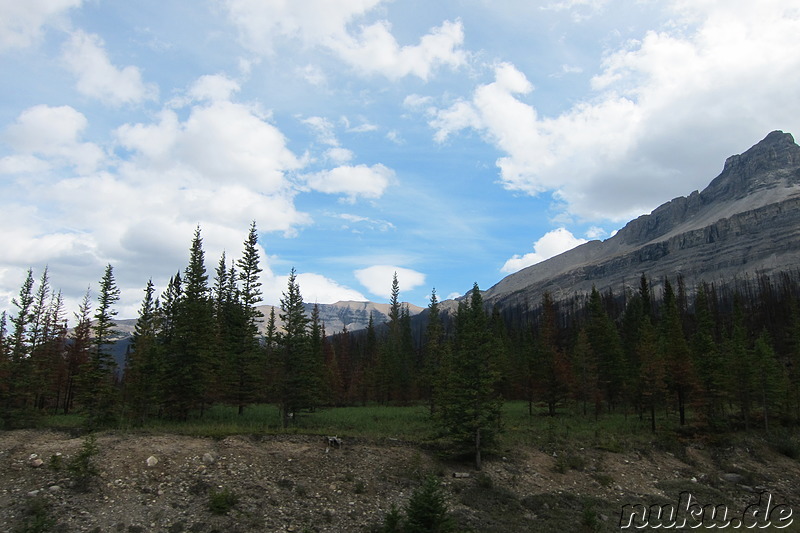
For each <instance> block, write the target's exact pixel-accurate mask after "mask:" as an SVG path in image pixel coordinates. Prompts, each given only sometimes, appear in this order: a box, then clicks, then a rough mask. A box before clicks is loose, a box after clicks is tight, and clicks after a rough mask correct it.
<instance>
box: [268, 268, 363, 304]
mask: <svg viewBox="0 0 800 533" xmlns="http://www.w3.org/2000/svg"><path fill="white" fill-rule="evenodd" d="M288 282H289V277H288V276H276V277H275V278H273V279H271V280H270V283H269V286H268V287H265V289H264V301H265V303H269V304H273V305H280V300H281V298H282V295H283V293H284V292H285V291H286V284H287V283H288ZM297 284H298V285H299V286H300V294H301V295H302V296H303V301H304V302H306V303H319V304H332V303H336V302H341V301H357V302H365V301H367V298H366V297H364V295H363V294H361V293H360V292H358V291H356V290H353V289H351V288H349V287H345V286H344V285H341V284H339V283H337V282H336V281H334V280H332V279H330V278H327V277H325V276H322V275H320V274H314V273H311V272H304V273H302V274H297Z"/></svg>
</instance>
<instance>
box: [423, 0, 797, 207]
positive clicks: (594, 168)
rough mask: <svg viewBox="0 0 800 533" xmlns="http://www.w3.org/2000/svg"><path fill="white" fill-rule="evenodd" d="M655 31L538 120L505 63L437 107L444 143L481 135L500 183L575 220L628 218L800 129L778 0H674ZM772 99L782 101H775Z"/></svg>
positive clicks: (792, 58)
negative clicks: (547, 196) (553, 203)
mask: <svg viewBox="0 0 800 533" xmlns="http://www.w3.org/2000/svg"><path fill="white" fill-rule="evenodd" d="M671 7H672V9H673V13H674V19H673V20H672V21H671V23H670V24H667V25H665V26H664V28H666V29H664V30H662V31H650V32H648V33H647V34H646V35H645V36H644V38H643V39H642V40H641V41H640V42H630V43H628V44H627V45H626V47H625V48H623V49H619V50H611V51H609V52H608V53H607V54H606V55H605V59H604V60H603V64H602V65H601V71H600V72H599V73H598V74H597V75H596V76H595V77H594V78H593V81H592V88H593V91H594V92H593V94H592V95H591V96H590V97H588V98H587V99H585V100H583V101H580V102H578V103H576V104H575V105H574V106H573V107H571V108H570V109H568V110H567V111H565V112H563V113H561V114H560V115H558V116H555V117H546V116H541V115H540V114H539V112H538V111H537V109H536V107H535V106H534V105H532V104H530V103H528V102H529V101H535V94H532V93H531V91H532V84H531V83H530V82H529V81H528V80H527V79H526V77H525V76H524V75H523V73H522V72H520V71H519V70H518V69H517V68H516V67H514V66H513V65H511V64H509V63H503V64H500V65H498V66H496V68H495V72H494V74H495V80H494V81H493V82H491V83H487V84H483V85H480V86H478V87H477V88H476V89H475V90H474V92H473V94H472V96H471V97H470V98H468V99H462V100H458V101H456V102H454V103H453V104H452V105H450V106H449V107H446V108H443V109H439V110H434V111H433V112H432V114H431V117H430V125H431V126H432V127H433V128H434V130H435V139H436V140H437V141H439V142H443V141H444V140H446V139H448V138H449V137H450V136H452V135H454V134H456V133H457V132H458V131H460V130H463V129H474V130H476V131H479V132H480V133H481V134H482V135H483V136H484V137H485V139H486V140H487V141H488V142H490V143H491V144H492V145H494V146H495V147H496V148H497V149H499V150H500V151H501V152H503V153H504V155H503V156H502V157H500V158H499V159H498V160H497V166H498V168H499V171H500V178H501V180H502V183H503V184H504V186H505V187H506V188H508V189H509V190H515V191H521V192H524V193H528V194H531V195H536V194H540V193H543V192H551V193H553V194H554V197H555V199H556V200H558V201H559V202H563V203H564V204H565V205H566V209H567V210H568V211H569V212H570V213H572V214H574V215H578V216H579V217H581V218H584V219H589V220H592V219H595V220H598V219H611V220H615V221H622V220H627V219H629V218H630V217H632V216H636V215H639V214H641V213H643V212H647V211H649V210H651V209H652V208H654V207H655V206H657V205H658V204H660V203H661V202H663V201H664V199H665V198H671V197H674V196H677V195H679V194H685V193H686V191H691V190H693V189H696V188H701V187H703V186H705V185H706V184H707V183H708V182H709V181H710V180H711V179H712V178H713V177H714V176H715V174H716V173H718V172H719V170H720V169H721V164H722V163H721V162H722V161H724V160H725V158H726V157H727V156H729V155H731V154H732V153H735V152H734V150H740V151H744V150H745V149H747V148H748V147H749V146H750V145H752V144H753V143H754V142H756V141H757V140H759V139H761V138H762V137H763V136H765V135H766V134H767V133H768V132H769V131H772V130H774V129H783V130H785V131H798V130H800V118H798V117H800V99H798V98H797V97H796V88H797V87H798V86H800V40H798V39H797V35H800V12H799V11H798V10H797V9H796V8H791V7H787V6H786V4H785V2H782V1H779V0H765V1H764V2H758V3H755V2H717V1H712V0H709V1H706V2H683V1H681V2H675V3H673V4H672V6H671ZM776 103H779V105H776Z"/></svg>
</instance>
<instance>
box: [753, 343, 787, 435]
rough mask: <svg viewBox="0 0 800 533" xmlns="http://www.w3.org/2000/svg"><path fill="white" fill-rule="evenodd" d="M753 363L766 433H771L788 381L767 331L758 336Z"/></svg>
mask: <svg viewBox="0 0 800 533" xmlns="http://www.w3.org/2000/svg"><path fill="white" fill-rule="evenodd" d="M753 363H754V367H755V370H756V375H755V381H756V389H757V394H758V396H759V400H760V403H761V409H762V412H763V415H764V431H766V432H767V433H769V431H770V428H769V420H770V418H771V415H773V414H774V413H775V410H777V409H778V408H779V406H780V402H781V400H783V399H784V398H785V393H786V389H787V386H788V379H787V376H786V373H785V372H784V368H783V366H782V365H781V364H780V363H779V362H778V360H777V358H776V356H775V350H774V349H773V347H772V340H771V339H770V336H769V333H768V332H767V331H766V330H763V331H762V332H761V335H759V336H758V338H757V339H756V342H755V346H754V348H753Z"/></svg>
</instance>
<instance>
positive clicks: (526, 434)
mask: <svg viewBox="0 0 800 533" xmlns="http://www.w3.org/2000/svg"><path fill="white" fill-rule="evenodd" d="M503 409H504V412H503V424H504V431H503V433H502V434H501V435H500V441H499V444H500V446H501V447H509V446H511V447H513V446H518V445H522V446H534V447H537V448H539V449H541V450H544V451H551V452H552V451H559V450H564V449H565V448H570V447H571V446H574V445H575V443H581V446H584V447H587V448H589V447H591V448H598V449H602V450H606V451H610V452H623V451H629V450H632V449H640V448H648V447H650V446H651V445H652V443H653V441H654V440H655V439H656V437H658V439H659V440H661V441H663V440H664V439H663V437H664V436H671V438H673V439H674V438H675V434H674V429H675V428H676V426H677V422H676V421H675V420H662V421H661V429H659V433H657V434H656V435H655V436H654V434H653V433H652V432H651V431H650V428H649V421H647V420H645V421H641V420H639V418H638V417H637V416H635V415H633V414H630V415H627V416H626V415H625V414H622V413H612V414H603V415H601V416H599V417H597V418H595V417H594V416H584V415H583V414H581V413H577V412H575V411H573V410H571V409H566V408H565V409H563V410H562V411H561V412H560V413H559V414H558V415H557V416H555V417H550V416H547V412H546V408H545V407H544V406H535V408H534V411H533V415H531V414H529V412H528V404H527V403H526V402H506V403H505V405H504V407H503ZM82 424H83V417H81V416H80V415H74V414H70V415H66V416H65V415H52V416H47V417H44V418H43V419H42V424H41V425H43V426H44V427H49V428H55V429H76V428H81V427H82ZM120 429H123V430H134V431H136V430H144V431H152V432H159V433H172V434H179V435H190V436H203V437H214V438H224V437H226V436H230V435H275V434H301V435H302V434H306V435H337V436H339V437H365V438H374V439H397V440H401V441H408V442H416V443H422V442H428V441H430V440H432V439H434V437H435V432H436V429H437V427H436V423H435V422H433V421H431V419H430V415H429V412H428V409H427V407H426V406H423V405H411V406H386V405H377V404H370V405H366V406H358V407H330V408H321V409H318V410H316V411H315V412H313V413H299V414H298V416H297V417H296V419H295V425H293V426H291V427H289V428H286V429H284V428H281V425H280V416H279V413H278V409H277V408H276V407H275V406H274V405H270V404H259V405H252V406H249V407H247V408H246V409H245V411H244V413H243V414H242V415H239V414H238V412H237V410H236V408H235V407H233V406H227V405H215V406H213V407H211V408H210V409H206V410H205V412H204V413H203V414H202V416H200V414H199V413H195V414H194V416H192V417H190V419H189V420H186V421H174V420H156V419H153V420H150V421H148V422H146V424H145V425H144V426H137V427H133V426H129V427H121V428H120Z"/></svg>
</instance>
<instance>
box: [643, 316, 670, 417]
mask: <svg viewBox="0 0 800 533" xmlns="http://www.w3.org/2000/svg"><path fill="white" fill-rule="evenodd" d="M637 351H638V359H639V364H640V367H639V380H638V381H639V383H640V384H641V388H642V403H643V404H644V405H643V407H644V408H645V409H647V410H648V411H649V414H650V429H651V430H652V431H653V433H655V432H656V408H657V407H658V406H659V405H661V404H662V403H663V401H664V396H665V395H666V390H667V384H666V381H665V380H666V364H665V362H664V355H663V353H664V351H663V349H661V348H660V347H659V342H658V331H657V330H656V328H655V327H654V326H653V324H652V322H651V321H650V317H649V316H647V317H645V318H644V321H643V322H642V331H641V333H640V334H639V345H638V350H637Z"/></svg>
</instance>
